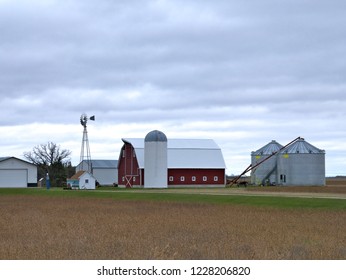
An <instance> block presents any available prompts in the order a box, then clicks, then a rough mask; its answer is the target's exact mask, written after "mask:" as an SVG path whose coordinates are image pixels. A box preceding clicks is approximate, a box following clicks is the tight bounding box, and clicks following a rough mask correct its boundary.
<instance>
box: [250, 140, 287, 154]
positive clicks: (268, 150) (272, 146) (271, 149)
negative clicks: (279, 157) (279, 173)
mask: <svg viewBox="0 0 346 280" xmlns="http://www.w3.org/2000/svg"><path fill="white" fill-rule="evenodd" d="M282 147H283V146H282V145H281V144H279V143H278V142H276V141H275V140H272V141H271V142H270V143H268V144H267V145H265V146H264V147H262V148H260V149H258V150H257V151H255V152H252V155H271V154H273V153H276V152H277V151H279V150H280V149H281V148H282Z"/></svg>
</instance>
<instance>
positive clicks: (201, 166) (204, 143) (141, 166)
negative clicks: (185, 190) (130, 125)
mask: <svg viewBox="0 0 346 280" xmlns="http://www.w3.org/2000/svg"><path fill="white" fill-rule="evenodd" d="M157 137H158V138H157ZM161 137H162V138H161ZM165 137H166V136H164V134H163V133H162V134H161V132H158V131H154V132H151V133H149V134H147V137H146V142H145V139H143V138H123V139H122V141H123V142H124V145H123V147H122V149H121V151H120V155H119V161H118V172H119V175H118V178H119V186H120V187H148V188H151V187H161V188H165V187H184V186H195V187H220V186H224V185H225V181H226V178H225V177H226V176H225V169H226V166H225V162H224V159H223V155H222V152H221V149H220V148H219V146H218V145H217V144H216V143H215V141H214V140H212V139H169V138H168V139H167V138H166V139H167V142H166V139H165ZM155 139H156V140H155ZM148 144H149V145H148ZM165 145H167V147H166V148H165ZM145 148H147V151H146V152H145ZM165 156H167V159H165ZM166 162H167V163H166ZM166 166H167V167H166ZM146 169H147V170H146ZM148 169H149V170H148ZM155 174H157V175H158V177H155V176H156V175H155ZM146 176H150V178H149V181H146V178H145V177H146ZM145 182H147V183H145ZM157 182H159V183H157ZM156 183H157V184H156Z"/></svg>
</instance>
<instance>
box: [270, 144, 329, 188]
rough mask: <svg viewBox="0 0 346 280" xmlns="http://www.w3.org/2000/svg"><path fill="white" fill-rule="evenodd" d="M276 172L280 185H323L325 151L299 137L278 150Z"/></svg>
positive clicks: (324, 179)
mask: <svg viewBox="0 0 346 280" xmlns="http://www.w3.org/2000/svg"><path fill="white" fill-rule="evenodd" d="M277 174H278V182H279V184H280V185H290V186H295V185H296V186H324V185H325V184H326V172H325V151H324V150H321V149H318V148H316V147H315V146H313V145H311V144H310V143H308V142H306V141H305V140H304V139H303V138H301V139H300V140H298V141H297V142H295V143H293V144H292V145H290V146H288V147H287V148H286V149H284V150H282V151H281V152H280V155H279V157H278V172H277Z"/></svg>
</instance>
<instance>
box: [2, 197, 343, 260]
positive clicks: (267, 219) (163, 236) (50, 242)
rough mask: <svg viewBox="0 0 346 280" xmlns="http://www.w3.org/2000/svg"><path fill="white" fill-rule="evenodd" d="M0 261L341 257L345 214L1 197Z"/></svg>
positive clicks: (92, 199) (305, 210)
mask: <svg viewBox="0 0 346 280" xmlns="http://www.w3.org/2000/svg"><path fill="white" fill-rule="evenodd" d="M0 211H1V215H0V259H144V260H145V259H346V235H345V232H346V222H345V221H346V212H345V211H336V210H335V211H331V210H330V211H327V210H309V209H300V210H293V209H274V210H273V209H270V208H259V207H247V206H233V205H211V204H196V203H190V204H188V203H180V202H145V201H140V202H135V201H133V202H124V201H121V202H120V201H116V200H112V199H95V198H62V197H44V196H42V197H40V196H0Z"/></svg>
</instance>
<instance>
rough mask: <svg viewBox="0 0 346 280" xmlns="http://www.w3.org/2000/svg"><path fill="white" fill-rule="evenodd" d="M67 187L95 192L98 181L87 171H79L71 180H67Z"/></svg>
mask: <svg viewBox="0 0 346 280" xmlns="http://www.w3.org/2000/svg"><path fill="white" fill-rule="evenodd" d="M67 186H69V187H71V188H72V189H80V190H94V189H95V188H96V179H95V177H94V176H93V175H92V174H91V173H89V172H87V171H78V172H77V173H76V174H74V175H73V176H72V177H71V178H69V179H67Z"/></svg>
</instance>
